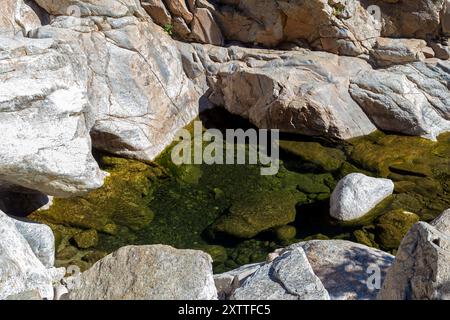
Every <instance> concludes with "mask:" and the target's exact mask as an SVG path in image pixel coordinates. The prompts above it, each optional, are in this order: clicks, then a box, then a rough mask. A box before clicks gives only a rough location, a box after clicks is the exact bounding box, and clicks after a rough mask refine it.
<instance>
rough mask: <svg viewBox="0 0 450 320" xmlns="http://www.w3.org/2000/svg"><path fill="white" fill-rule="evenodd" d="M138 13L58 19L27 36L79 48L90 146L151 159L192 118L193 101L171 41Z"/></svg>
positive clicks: (195, 109)
mask: <svg viewBox="0 0 450 320" xmlns="http://www.w3.org/2000/svg"><path fill="white" fill-rule="evenodd" d="M130 6H131V5H130ZM130 8H134V7H133V6H131V7H130ZM105 10H106V9H105ZM129 10H130V12H132V9H129ZM133 10H134V9H133ZM141 11H142V8H141ZM141 11H134V12H135V14H137V13H141V14H142V15H144V17H142V18H137V17H135V16H124V17H121V18H108V17H97V16H92V17H87V18H83V19H78V20H77V19H75V18H73V17H71V18H67V17H66V18H65V17H59V18H57V19H55V20H54V21H53V22H52V24H51V25H49V26H44V27H42V28H39V29H38V30H37V31H35V32H34V33H33V35H34V36H35V37H38V38H48V37H51V38H56V39H64V40H66V41H70V42H71V43H79V44H80V46H81V47H82V48H83V50H84V53H85V55H86V56H87V60H88V61H87V63H88V68H86V72H88V79H89V86H88V98H89V102H90V103H91V104H92V105H93V106H95V107H96V110H95V111H96V118H95V124H94V127H93V130H92V138H93V143H94V146H95V147H97V148H99V149H102V150H105V151H109V152H112V153H115V154H119V155H122V156H126V157H131V158H137V159H140V160H153V159H154V158H155V157H156V156H157V155H158V154H159V153H160V152H161V151H163V150H164V148H165V147H166V146H167V145H168V144H170V143H171V142H172V140H173V138H174V136H175V134H176V132H177V130H178V129H179V128H182V127H184V126H185V125H187V124H188V123H189V122H190V121H191V120H193V118H194V117H195V116H196V115H197V114H198V100H199V96H198V95H197V93H196V91H195V88H194V86H193V84H192V82H191V81H190V80H189V79H188V78H187V77H186V76H185V74H184V73H183V68H182V64H181V59H180V54H179V52H178V50H177V47H176V46H175V43H174V41H173V40H172V39H171V38H170V37H169V35H167V33H165V32H164V31H163V30H162V29H160V28H159V27H158V26H157V25H155V24H154V23H153V22H151V21H150V19H149V18H148V17H147V16H146V14H145V12H143V13H142V12H141ZM74 19H75V20H74ZM74 21H75V22H76V23H75V25H74Z"/></svg>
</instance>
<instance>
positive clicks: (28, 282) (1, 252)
mask: <svg viewBox="0 0 450 320" xmlns="http://www.w3.org/2000/svg"><path fill="white" fill-rule="evenodd" d="M0 234H1V237H0V300H1V299H5V298H7V297H9V296H11V295H15V294H19V293H21V292H24V291H30V290H37V291H38V292H39V294H40V296H41V297H42V298H44V299H53V282H55V281H59V280H60V279H62V277H63V276H64V273H65V270H64V268H61V269H56V268H46V267H45V266H44V265H43V264H42V263H41V261H40V260H39V259H38V258H37V257H36V256H35V255H34V253H33V250H32V248H31V247H30V245H29V243H28V242H27V240H26V239H25V238H24V237H23V236H22V235H21V233H20V232H19V231H18V230H17V228H16V224H15V222H14V220H13V219H11V218H10V217H8V216H7V215H5V214H4V213H3V212H1V211H0Z"/></svg>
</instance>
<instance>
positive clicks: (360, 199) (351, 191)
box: [330, 173, 394, 221]
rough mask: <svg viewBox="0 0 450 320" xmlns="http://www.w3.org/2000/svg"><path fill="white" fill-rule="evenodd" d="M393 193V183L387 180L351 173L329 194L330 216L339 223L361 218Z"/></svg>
mask: <svg viewBox="0 0 450 320" xmlns="http://www.w3.org/2000/svg"><path fill="white" fill-rule="evenodd" d="M393 191H394V183H393V182H392V181H391V180H389V179H381V178H372V177H368V176H366V175H364V174H361V173H351V174H349V175H347V176H345V177H344V178H342V179H341V180H340V181H339V182H338V184H337V186H336V188H335V189H334V191H333V193H332V194H331V199H330V215H331V216H332V217H333V218H335V219H338V220H340V221H351V220H354V219H358V218H361V217H362V216H364V215H365V214H367V213H368V212H369V211H370V210H372V209H373V208H374V207H375V206H376V205H377V204H379V203H380V202H381V201H382V200H384V199H385V198H386V197H388V196H389V195H391V194H392V192H393Z"/></svg>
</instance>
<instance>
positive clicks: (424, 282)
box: [378, 222, 450, 300]
mask: <svg viewBox="0 0 450 320" xmlns="http://www.w3.org/2000/svg"><path fill="white" fill-rule="evenodd" d="M378 298H379V299H381V300H405V299H407V300H434V299H444V300H448V299H450V234H449V233H445V232H442V231H440V230H438V229H437V228H435V227H433V226H431V225H429V224H427V223H425V222H418V223H417V224H415V225H414V226H413V227H412V228H411V229H410V231H409V232H408V234H407V235H406V236H405V238H403V240H402V242H401V244H400V247H399V248H398V251H397V255H396V257H395V261H394V263H393V265H392V266H391V268H390V269H389V270H388V272H387V275H386V279H385V281H384V283H383V287H382V288H381V291H380V293H379V296H378Z"/></svg>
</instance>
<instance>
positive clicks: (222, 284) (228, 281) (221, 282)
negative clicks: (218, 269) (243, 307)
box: [214, 263, 264, 300]
mask: <svg viewBox="0 0 450 320" xmlns="http://www.w3.org/2000/svg"><path fill="white" fill-rule="evenodd" d="M263 265H264V263H253V264H248V265H244V266H242V267H239V268H237V269H233V270H231V271H228V272H224V273H220V274H215V275H214V283H215V285H216V288H217V294H218V297H219V299H220V300H228V299H229V298H230V295H231V294H232V293H233V291H234V290H235V289H237V288H239V287H240V286H242V284H243V283H244V281H245V280H246V279H247V278H248V277H249V276H251V275H252V274H254V273H255V272H256V271H257V270H258V269H259V268H260V267H261V266H263Z"/></svg>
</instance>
